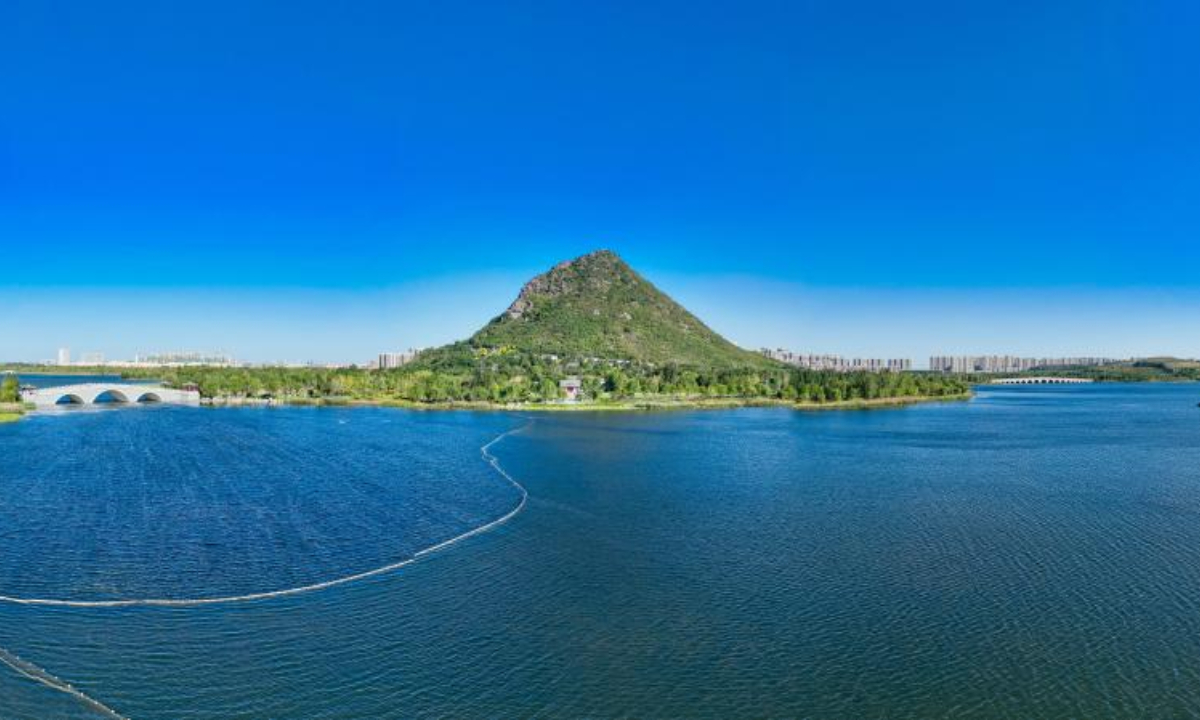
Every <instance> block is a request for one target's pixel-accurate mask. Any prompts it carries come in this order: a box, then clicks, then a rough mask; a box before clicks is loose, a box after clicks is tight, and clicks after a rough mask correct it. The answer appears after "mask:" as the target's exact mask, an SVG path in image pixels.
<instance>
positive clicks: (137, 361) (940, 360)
mask: <svg viewBox="0 0 1200 720" xmlns="http://www.w3.org/2000/svg"><path fill="white" fill-rule="evenodd" d="M760 352H761V353H762V354H763V355H765V356H766V357H769V358H771V359H773V360H778V361H779V362H783V363H787V364H788V365H792V366H794V367H798V368H803V369H806V370H822V371H828V372H841V373H849V372H907V371H911V370H912V369H913V361H912V360H911V359H909V358H857V357H845V356H842V355H833V354H816V353H799V352H793V351H791V350H786V349H783V348H776V349H773V350H772V349H769V348H763V349H762V350H760ZM420 353H421V349H417V348H409V349H408V350H405V351H394V352H381V353H379V355H378V356H376V358H375V359H373V360H371V361H369V362H366V363H362V364H360V363H317V362H286V361H279V362H265V363H249V362H243V361H239V360H236V359H235V358H234V357H233V356H232V355H230V354H228V353H225V352H220V351H218V352H211V351H172V352H158V353H147V354H140V353H139V354H137V355H135V356H134V358H133V359H132V360H107V359H106V358H105V356H104V353H100V352H84V353H81V354H80V355H79V359H78V360H72V357H71V350H70V348H66V347H62V348H59V349H58V354H57V357H56V359H55V360H52V361H51V360H47V361H45V364H47V365H57V366H59V367H112V368H122V367H129V368H154V367H196V366H202V365H203V366H215V367H254V366H276V367H324V368H333V369H336V368H355V367H361V368H365V369H368V370H392V369H395V368H399V367H403V366H404V365H407V364H408V363H410V362H412V361H413V359H415V358H416V357H417V356H418V355H419V354H420ZM1122 362H1128V360H1127V359H1119V358H1108V357H1088V356H1080V357H1020V356H1017V355H933V356H930V358H929V370H930V371H931V372H941V373H957V374H967V373H1019V372H1026V371H1029V370H1035V369H1038V368H1054V367H1080V366H1093V367H1094V366H1104V365H1113V364H1117V363H1122Z"/></svg>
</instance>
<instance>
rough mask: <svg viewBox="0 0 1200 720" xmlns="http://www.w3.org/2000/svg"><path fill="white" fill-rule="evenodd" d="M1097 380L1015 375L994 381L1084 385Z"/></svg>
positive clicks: (1020, 383)
mask: <svg viewBox="0 0 1200 720" xmlns="http://www.w3.org/2000/svg"><path fill="white" fill-rule="evenodd" d="M1090 382H1095V380H1092V379H1091V378H1070V377H1014V378H999V379H996V380H993V381H992V384H993V385H1082V384H1085V383H1090Z"/></svg>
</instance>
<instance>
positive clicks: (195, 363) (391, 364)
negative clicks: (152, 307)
mask: <svg viewBox="0 0 1200 720" xmlns="http://www.w3.org/2000/svg"><path fill="white" fill-rule="evenodd" d="M420 352H421V350H420V349H416V348H409V349H408V350H405V351H403V352H383V353H379V355H378V356H377V357H376V358H375V359H374V360H371V361H369V362H366V363H361V364H360V363H319V362H289V361H283V360H281V361H276V362H263V363H251V362H245V361H241V360H237V359H235V358H234V357H233V356H232V355H230V354H228V353H226V352H221V351H217V352H213V351H195V350H187V351H171V352H157V353H146V354H141V353H139V354H137V355H134V357H133V359H132V360H109V359H107V358H105V356H104V353H102V352H84V353H80V355H79V358H78V359H77V360H74V359H72V357H71V349H70V348H66V347H61V348H59V349H58V353H57V355H56V357H55V359H54V360H46V361H44V364H45V365H53V366H57V367H106V368H156V367H162V368H171V367H199V366H207V367H268V366H269V367H295V368H304V367H323V368H330V369H338V368H356V367H362V368H365V369H368V370H391V369H394V368H398V367H401V366H403V365H407V364H408V363H410V362H412V360H413V359H414V358H415V357H416V356H417V355H418V354H419V353H420Z"/></svg>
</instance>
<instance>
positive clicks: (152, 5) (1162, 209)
mask: <svg viewBox="0 0 1200 720" xmlns="http://www.w3.org/2000/svg"><path fill="white" fill-rule="evenodd" d="M1197 37H1200V4H1198V3H1195V2H1192V1H1191V0H1178V1H1175V2H1171V1H1166V2H1154V1H1151V2H1128V1H1122V2H1114V1H1110V0H1087V1H1079V2H1054V1H1048V0H1038V1H1036V2H1023V1H1020V0H1003V1H1001V2H986V1H984V2H961V1H959V0H955V1H947V2H920V1H914V2H892V1H887V2H884V1H879V2H869V1H858V2H855V1H853V0H851V1H849V2H847V1H845V0H838V1H830V2H801V1H800V0H791V1H787V2H772V3H757V2H753V1H750V2H746V1H742V2H737V3H733V2H727V3H719V4H718V3H706V2H700V1H695V0H693V1H691V2H679V3H670V2H654V1H652V0H639V1H637V2H629V3H622V2H611V1H606V2H602V3H581V2H576V1H571V2H536V3H535V2H529V3H520V2H506V3H497V2H479V3H474V2H456V1H455V0H449V1H446V2H437V3H430V2H422V3H415V2H407V3H406V2H398V1H388V2H368V1H358V2H351V3H331V2H324V1H323V2H304V1H297V0H288V1H287V2H282V1H280V2H248V1H245V0H239V1H238V2H224V1H221V0H211V1H209V2H204V3H161V2H116V3H98V2H83V1H80V2H45V1H44V0H39V1H37V2H26V1H24V0H9V1H8V2H5V3H3V5H0V77H3V79H4V83H3V85H2V92H0V249H2V250H3V259H4V262H3V267H4V268H6V270H5V272H3V276H2V277H0V328H3V330H2V331H0V359H18V360H37V359H43V358H49V357H52V356H53V355H54V351H55V349H56V348H57V347H60V346H69V347H70V348H71V349H72V351H73V352H74V353H76V354H78V353H80V352H86V351H101V352H104V353H106V354H107V355H108V356H109V357H110V358H120V357H125V356H130V355H132V354H133V353H135V352H138V351H142V352H149V351H156V350H172V349H224V350H226V351H228V352H231V353H233V354H235V355H237V356H239V357H242V358H245V359H250V360H260V361H268V360H320V361H343V360H344V361H351V360H357V361H365V360H367V359H369V358H370V357H372V356H373V355H374V354H376V353H378V352H380V351H383V350H393V349H403V348H407V347H409V346H423V345H430V344H436V343H441V342H445V341H448V340H451V339H454V338H458V337H463V336H466V335H468V334H470V333H471V332H472V331H473V330H474V329H476V327H478V326H479V325H481V324H482V323H484V322H486V321H487V320H488V319H489V318H490V317H491V316H493V315H495V314H497V313H498V312H499V311H500V310H502V309H503V308H504V307H505V306H506V305H507V303H508V302H509V301H510V300H511V299H512V297H513V296H514V295H515V294H516V292H517V290H518V289H519V287H520V284H521V282H522V281H523V280H524V279H526V278H527V277H528V276H529V275H531V274H533V273H535V272H538V271H540V270H543V269H545V268H546V267H548V266H549V265H551V264H553V263H554V262H556V261H558V260H560V259H564V258H567V257H572V256H574V255H578V254H580V253H582V252H586V251H588V250H591V249H595V248H597V247H610V248H613V249H615V250H617V251H618V252H620V253H621V254H622V255H623V256H624V257H626V259H627V260H629V261H630V262H631V263H632V264H633V265H634V266H635V267H636V268H638V269H639V270H641V271H642V272H643V274H645V275H646V276H647V277H649V278H650V279H651V280H653V281H655V282H657V283H659V284H660V285H661V286H662V287H663V288H664V289H666V290H667V291H669V292H671V293H673V294H674V295H676V296H677V298H678V299H679V300H681V301H682V302H684V303H685V304H686V305H688V306H689V307H691V308H692V309H694V310H696V311H697V313H698V314H700V315H701V317H702V318H704V319H706V320H708V321H709V323H710V324H711V325H713V326H714V327H715V328H716V329H717V330H719V331H721V332H724V333H726V334H727V335H729V336H730V337H731V338H732V339H734V340H735V341H737V342H740V343H742V344H744V345H747V346H751V347H758V346H762V345H770V346H786V347H791V348H793V349H796V350H805V351H818V352H837V353H846V354H859V355H864V354H867V355H879V356H882V355H888V356H909V357H913V358H914V359H916V360H917V361H918V364H923V362H924V359H925V358H927V357H928V355H930V354H932V353H939V354H940V353H943V352H979V353H984V352H1017V353H1022V354H1059V353H1080V354H1082V353H1087V354H1105V355H1122V356H1125V355H1142V354H1154V353H1173V354H1179V355H1189V356H1196V355H1200V131H1198V130H1197V128H1200V94H1198V93H1197V92H1196V88H1197V87H1200V43H1198V42H1196V38H1197Z"/></svg>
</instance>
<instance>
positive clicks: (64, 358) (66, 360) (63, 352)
mask: <svg viewBox="0 0 1200 720" xmlns="http://www.w3.org/2000/svg"><path fill="white" fill-rule="evenodd" d="M58 364H59V365H70V364H71V348H65V347H62V348H59V349H58Z"/></svg>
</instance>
